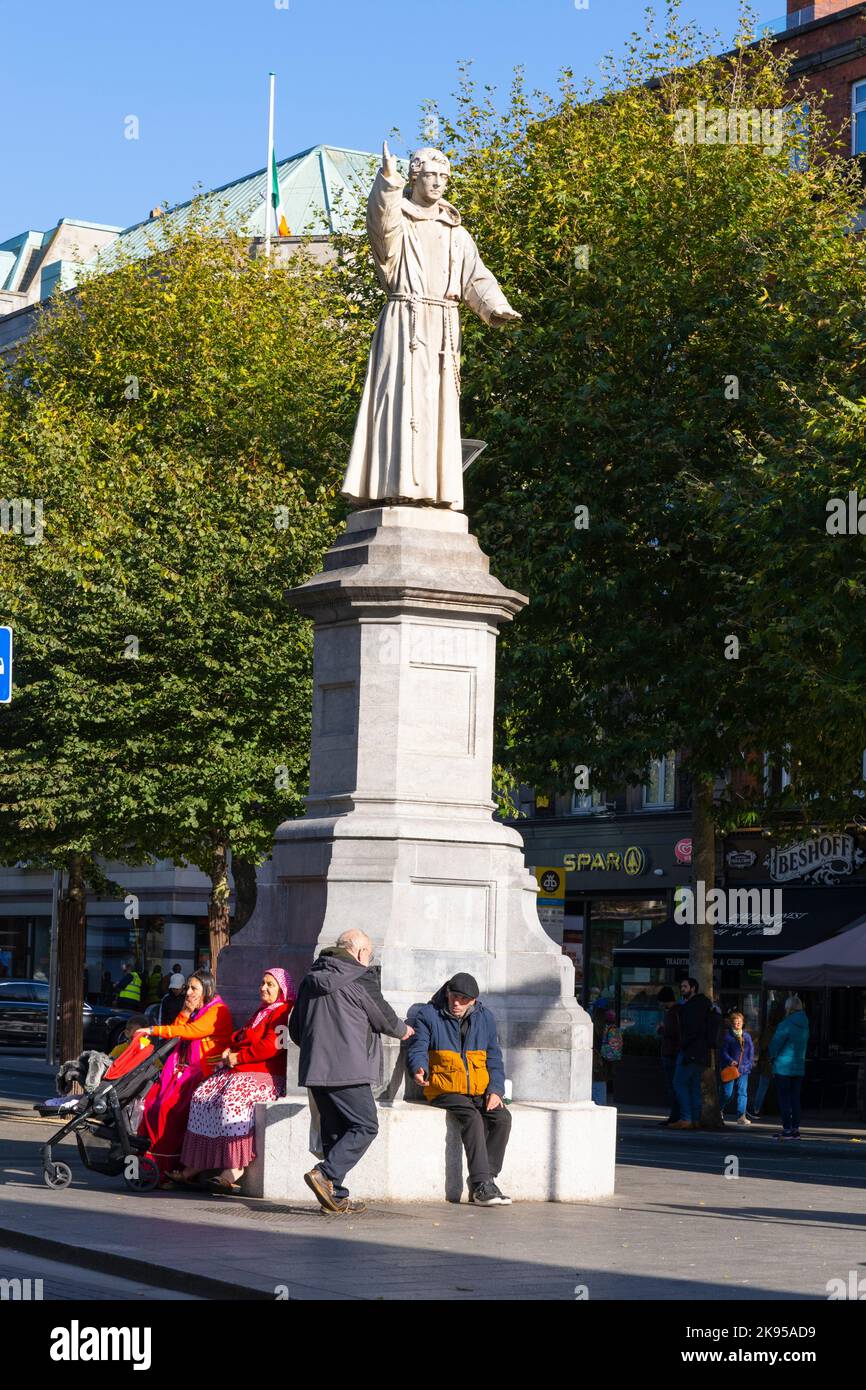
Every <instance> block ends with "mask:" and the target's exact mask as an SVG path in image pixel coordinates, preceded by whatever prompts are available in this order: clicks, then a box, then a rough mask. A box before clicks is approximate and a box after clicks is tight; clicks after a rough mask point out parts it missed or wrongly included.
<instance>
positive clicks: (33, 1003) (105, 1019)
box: [0, 980, 129, 1052]
mask: <svg viewBox="0 0 866 1390" xmlns="http://www.w3.org/2000/svg"><path fill="white" fill-rule="evenodd" d="M83 1015H84V1046H85V1048H90V1047H93V1048H98V1049H99V1051H100V1052H110V1051H111V1049H112V1048H113V1047H115V1046H116V1044H117V1040H118V1038H119V1036H120V1032H121V1030H122V1028H123V1027H124V1025H125V1023H126V1021H127V1019H128V1018H129V1010H126V1011H124V1010H123V1009H109V1008H106V1007H105V1006H104V1005H102V1004H85V1005H84V1008H83ZM47 1036H48V983H47V981H46V980H0V1044H2V1043H6V1044H10V1043H11V1044H17V1045H18V1046H19V1047H39V1046H40V1045H43V1044H44V1043H45V1041H46V1039H47Z"/></svg>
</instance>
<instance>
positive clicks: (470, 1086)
mask: <svg viewBox="0 0 866 1390" xmlns="http://www.w3.org/2000/svg"><path fill="white" fill-rule="evenodd" d="M478 994H479V990H478V982H477V981H476V979H475V977H474V976H473V975H467V974H464V973H462V972H461V973H459V974H457V975H452V977H451V979H450V980H447V981H446V983H445V984H444V985H443V986H442V988H441V989H439V990H437V992H436V993H435V994H434V995H433V998H432V999H431V1000H430V1002H429V1004H421V1005H418V1006H416V1005H413V1006H412V1010H411V1018H412V1024H413V1026H414V1028H415V1036H414V1037H413V1038H412V1039H410V1042H409V1046H408V1048H407V1052H406V1067H407V1070H408V1071H409V1072H410V1073H411V1075H412V1076H413V1077H414V1079H415V1081H416V1082H417V1083H418V1085H419V1086H423V1088H424V1099H425V1100H426V1101H428V1102H429V1104H430V1105H436V1106H438V1107H439V1108H440V1109H443V1110H449V1111H450V1112H451V1114H452V1115H454V1117H455V1119H456V1120H457V1123H458V1125H459V1126H460V1138H461V1139H462V1141H463V1148H464V1150H465V1153H466V1162H467V1164H468V1167H469V1201H470V1202H473V1203H474V1204H475V1205H476V1206H479V1207H508V1206H511V1198H510V1197H506V1196H505V1195H504V1194H503V1193H502V1192H501V1191H500V1190H499V1188H498V1186H497V1184H496V1179H497V1178H498V1177H499V1173H500V1171H501V1169H502V1164H503V1162H504V1159H505V1150H506V1148H507V1146H508V1140H509V1137H510V1134H511V1114H510V1112H509V1110H508V1108H507V1106H506V1105H505V1104H504V1103H503V1101H504V1096H505V1067H504V1065H503V1061H502V1049H501V1048H500V1046H499V1039H498V1037H497V1033H496V1020H495V1018H494V1017H493V1014H492V1013H491V1012H490V1010H489V1009H487V1008H485V1007H484V1005H483V1004H482V1002H481V1000H480V999H479V998H478Z"/></svg>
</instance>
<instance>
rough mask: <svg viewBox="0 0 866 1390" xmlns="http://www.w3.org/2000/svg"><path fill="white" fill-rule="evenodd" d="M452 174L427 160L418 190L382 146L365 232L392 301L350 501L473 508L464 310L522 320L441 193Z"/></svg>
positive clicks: (354, 459) (355, 455) (374, 365)
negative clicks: (468, 489)
mask: <svg viewBox="0 0 866 1390" xmlns="http://www.w3.org/2000/svg"><path fill="white" fill-rule="evenodd" d="M450 172H451V166H450V164H449V162H448V160H447V159H446V157H445V155H444V154H442V153H441V151H439V150H434V149H429V148H425V149H421V150H418V151H417V152H416V153H415V154H414V155H413V156H412V159H411V161H410V164H409V188H408V190H406V191H405V192H404V185H405V180H404V179H403V177H402V176H401V175H400V174H399V173H398V171H397V160H396V157H395V156H394V155H392V154H391V153H390V151H389V149H388V145H387V143H386V144H385V145H383V147H382V167H381V169H379V171H378V172H377V174H376V180H375V182H374V184H373V187H372V189H371V190H370V196H369V199H368V201H367V233H368V235H369V238H370V246H371V248H372V251H373V258H374V260H375V263H376V270H377V273H378V277H379V281H380V283H381V285H382V287H383V289H384V290H385V291H386V293H387V295H388V300H387V303H386V304H385V306H384V308H383V309H382V313H381V314H380V316H379V322H378V324H377V326H376V332H375V334H374V335H373V342H372V346H371V348H370V360H369V363H368V366H367V379H366V382H365V384H364V395H363V398H362V401H361V408H360V411H359V413H358V420H357V423H356V425H355V437H354V441H353V443H352V452H351V455H350V457H349V466H348V468H347V470H346V477H345V480H344V482H343V493H344V494H345V495H346V496H348V497H350V498H352V499H353V500H354V501H355V502H357V503H361V504H370V503H375V502H395V503H396V502H402V503H405V502H414V503H420V504H422V505H425V504H426V505H428V506H443V507H451V508H454V509H455V510H457V511H460V510H461V509H462V507H463V464H462V450H461V444H460V316H459V312H458V307H457V306H458V305H459V304H460V302H461V301H462V302H463V303H464V304H468V306H469V308H470V309H472V310H474V312H475V313H476V314H477V315H478V316H479V318H480V319H482V320H483V321H484V323H487V324H491V325H493V326H494V327H497V328H500V327H504V326H505V325H506V324H509V323H512V322H515V321H516V320H518V319H519V318H520V314H518V313H517V312H516V311H515V310H514V309H512V307H511V305H510V304H509V303H508V300H507V299H506V298H505V295H504V294H503V293H502V290H501V289H500V287H499V284H498V282H497V280H496V277H495V275H492V274H491V272H490V271H489V270H488V269H487V267H486V265H485V264H484V262H483V261H482V259H481V257H480V256H479V254H478V248H477V246H476V245H475V242H474V241H473V240H472V237H471V236H470V235H469V233H468V232H467V231H466V228H465V227H464V226H463V223H462V221H461V219H460V214H459V212H458V211H457V209H456V208H454V207H452V205H451V204H450V203H448V202H446V201H445V198H444V197H443V194H444V192H445V186H446V184H447V182H448V177H449V174H450Z"/></svg>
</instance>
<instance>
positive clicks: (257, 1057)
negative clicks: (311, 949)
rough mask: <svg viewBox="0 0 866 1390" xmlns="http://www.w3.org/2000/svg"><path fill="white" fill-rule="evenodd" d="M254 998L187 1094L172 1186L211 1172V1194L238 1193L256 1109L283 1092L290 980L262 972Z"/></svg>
mask: <svg viewBox="0 0 866 1390" xmlns="http://www.w3.org/2000/svg"><path fill="white" fill-rule="evenodd" d="M259 995H260V997H261V1001H262V1002H261V1007H260V1008H259V1009H258V1010H257V1011H256V1013H255V1014H254V1015H253V1016H252V1018H251V1019H250V1020H249V1022H248V1023H247V1025H246V1027H245V1028H241V1029H240V1031H239V1032H237V1033H233V1034H232V1036H231V1041H230V1042H229V1045H228V1047H227V1048H226V1049H225V1051H224V1052H223V1054H222V1057H221V1059H220V1062H219V1063H218V1064H217V1069H216V1070H215V1071H214V1072H213V1075H211V1076H209V1077H208V1078H207V1080H206V1081H203V1082H202V1084H201V1085H200V1086H199V1087H198V1088H197V1090H196V1091H195V1093H194V1095H193V1098H192V1104H191V1105H190V1110H189V1121H188V1123H187V1131H186V1138H185V1139H184V1141H183V1148H182V1149H181V1164H182V1167H181V1168H178V1169H176V1170H175V1171H174V1172H173V1173H170V1174H169V1176H170V1177H171V1179H172V1180H173V1181H174V1182H177V1183H190V1182H192V1180H193V1179H194V1178H195V1177H197V1176H198V1174H199V1173H203V1172H205V1171H207V1170H212V1169H215V1168H217V1169H220V1170H221V1171H220V1172H219V1174H218V1176H217V1177H215V1178H214V1179H213V1180H212V1181H211V1183H210V1186H211V1187H212V1188H213V1190H214V1191H217V1192H239V1191H240V1188H239V1186H238V1179H239V1178H240V1176H241V1174H242V1173H243V1171H244V1169H245V1168H246V1167H247V1166H248V1165H249V1164H250V1163H252V1161H253V1159H254V1158H255V1156H256V1136H255V1116H256V1106H257V1105H261V1104H262V1103H263V1102H264V1101H269V1100H276V1099H277V1097H278V1096H281V1095H284V1094H285V1089H286V1043H287V1039H288V1028H287V1026H286V1025H287V1024H288V1021H289V1014H290V1013H291V1010H292V1006H293V1005H294V1002H295V987H294V985H293V983H292V978H291V976H290V975H289V974H288V972H287V971H285V970H281V969H280V968H279V966H276V967H274V968H273V969H271V970H266V971H265V973H264V975H263V977H262V983H261V985H260V987H259Z"/></svg>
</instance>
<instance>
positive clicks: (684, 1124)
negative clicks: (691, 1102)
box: [668, 1120, 698, 1129]
mask: <svg viewBox="0 0 866 1390" xmlns="http://www.w3.org/2000/svg"><path fill="white" fill-rule="evenodd" d="M668 1128H669V1129H697V1128H698V1126H697V1125H695V1124H692V1121H691V1120H674V1122H673V1124H672V1125H669V1126H668Z"/></svg>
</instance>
